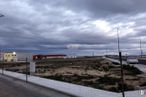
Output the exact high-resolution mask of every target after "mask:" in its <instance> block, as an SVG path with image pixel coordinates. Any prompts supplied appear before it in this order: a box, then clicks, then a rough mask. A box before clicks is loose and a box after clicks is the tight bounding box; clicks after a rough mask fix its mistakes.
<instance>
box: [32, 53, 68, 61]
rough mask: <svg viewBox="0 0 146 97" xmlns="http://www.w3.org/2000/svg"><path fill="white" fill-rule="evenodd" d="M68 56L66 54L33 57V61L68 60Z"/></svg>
mask: <svg viewBox="0 0 146 97" xmlns="http://www.w3.org/2000/svg"><path fill="white" fill-rule="evenodd" d="M66 57H67V55H64V54H54V55H33V60H42V59H50V58H66Z"/></svg>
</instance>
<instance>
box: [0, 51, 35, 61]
mask: <svg viewBox="0 0 146 97" xmlns="http://www.w3.org/2000/svg"><path fill="white" fill-rule="evenodd" d="M32 56H33V54H32V53H22V52H5V53H3V54H1V61H4V62H25V61H32Z"/></svg>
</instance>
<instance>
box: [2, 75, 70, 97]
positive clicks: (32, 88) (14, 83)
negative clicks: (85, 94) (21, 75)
mask: <svg viewBox="0 0 146 97" xmlns="http://www.w3.org/2000/svg"><path fill="white" fill-rule="evenodd" d="M0 97H71V96H68V95H65V94H62V93H59V92H56V91H53V90H50V89H45V88H43V87H39V86H36V85H33V84H29V83H25V82H22V81H20V80H17V79H14V78H9V77H5V76H2V75H0Z"/></svg>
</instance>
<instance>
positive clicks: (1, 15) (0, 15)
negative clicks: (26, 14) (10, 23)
mask: <svg viewBox="0 0 146 97" xmlns="http://www.w3.org/2000/svg"><path fill="white" fill-rule="evenodd" d="M1 17H4V15H3V14H0V18H1ZM1 54H2V52H1ZM1 57H2V75H3V74H4V55H1Z"/></svg>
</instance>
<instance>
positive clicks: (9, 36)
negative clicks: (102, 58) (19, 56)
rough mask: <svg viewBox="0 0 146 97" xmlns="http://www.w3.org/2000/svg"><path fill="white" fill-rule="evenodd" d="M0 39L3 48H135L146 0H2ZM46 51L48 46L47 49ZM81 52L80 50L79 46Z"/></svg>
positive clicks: (140, 34)
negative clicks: (2, 15) (117, 29)
mask: <svg viewBox="0 0 146 97" xmlns="http://www.w3.org/2000/svg"><path fill="white" fill-rule="evenodd" d="M0 2H1V3H0V13H2V14H4V15H5V17H3V18H0V45H1V48H2V47H3V48H5V49H7V50H10V49H13V50H30V51H37V50H38V51H41V50H42V51H43V50H44V51H48V50H49V51H52V50H53V49H54V50H53V51H52V52H55V51H56V52H59V50H60V51H62V52H66V51H67V52H69V50H68V49H71V50H72V49H78V52H79V51H80V52H82V51H85V53H86V51H87V52H89V51H92V50H94V51H95V50H97V52H98V51H99V53H101V52H102V53H103V52H104V51H105V50H106V49H109V50H111V51H112V50H115V51H116V49H117V45H116V44H117V39H116V28H117V27H119V26H120V28H119V30H120V32H119V34H120V42H121V48H122V49H130V47H133V48H135V49H137V48H138V43H137V41H139V37H142V39H145V38H146V37H144V36H145V35H146V33H145V31H146V27H145V26H144V25H145V23H146V22H145V21H144V20H145V19H146V13H145V9H146V1H145V0H37V1H36V0H24V1H22V0H0ZM49 51H48V52H49ZM82 53H83V52H82Z"/></svg>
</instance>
